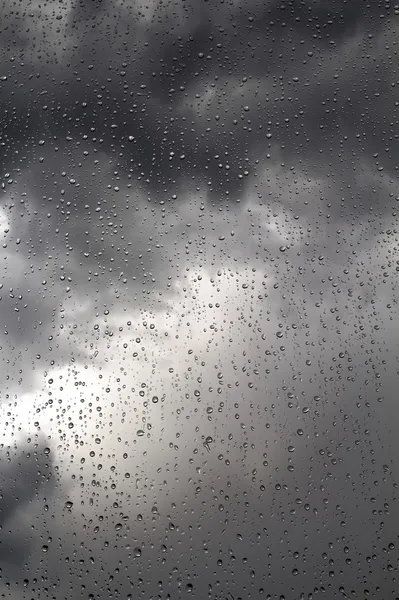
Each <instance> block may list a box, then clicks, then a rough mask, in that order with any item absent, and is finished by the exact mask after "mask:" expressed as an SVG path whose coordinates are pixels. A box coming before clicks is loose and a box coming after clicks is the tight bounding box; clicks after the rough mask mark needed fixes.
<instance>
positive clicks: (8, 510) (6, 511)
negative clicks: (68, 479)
mask: <svg viewBox="0 0 399 600" xmlns="http://www.w3.org/2000/svg"><path fill="white" fill-rule="evenodd" d="M4 425H5V427H6V428H9V427H10V424H9V423H5V424H4ZM1 462H2V469H1V473H0V478H1V498H0V555H1V560H0V563H1V572H2V573H4V576H3V577H2V583H3V584H5V583H7V580H9V578H10V577H11V580H12V579H14V578H16V579H17V580H18V579H19V577H20V569H21V568H22V567H23V566H24V565H25V564H26V561H27V560H28V559H29V556H30V553H31V551H32V544H33V543H34V542H35V541H37V540H36V536H37V533H36V528H35V527H32V523H30V518H29V517H30V513H31V511H32V506H33V507H35V506H37V505H38V504H39V507H40V509H41V511H40V512H42V510H43V506H44V502H46V501H47V502H51V497H52V495H53V492H54V489H55V486H56V485H57V474H56V473H55V472H54V469H53V460H52V456H51V449H50V447H49V446H48V445H46V441H45V440H44V439H42V438H40V437H37V436H34V437H33V438H31V437H29V438H27V439H26V440H25V441H21V440H17V439H16V441H15V444H14V445H13V446H12V447H11V446H8V447H7V446H5V445H4V444H2V449H1ZM46 497H47V500H46ZM39 500H40V501H41V503H42V506H40V502H38V501H39ZM43 501H44V502H43ZM40 509H39V510H40Z"/></svg>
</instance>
